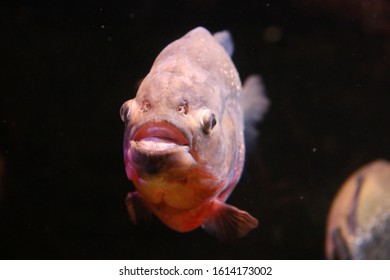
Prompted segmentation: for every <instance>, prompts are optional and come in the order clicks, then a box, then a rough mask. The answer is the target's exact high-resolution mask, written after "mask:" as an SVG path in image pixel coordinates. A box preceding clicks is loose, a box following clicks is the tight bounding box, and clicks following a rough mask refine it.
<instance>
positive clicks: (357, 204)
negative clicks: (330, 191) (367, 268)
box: [325, 159, 390, 260]
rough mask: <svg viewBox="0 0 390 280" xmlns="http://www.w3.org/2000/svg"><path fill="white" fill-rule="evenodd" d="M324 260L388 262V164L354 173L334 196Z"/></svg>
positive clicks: (368, 166)
mask: <svg viewBox="0 0 390 280" xmlns="http://www.w3.org/2000/svg"><path fill="white" fill-rule="evenodd" d="M325 255H326V258H327V259H360V260H366V259H390V162H389V161H387V160H383V159H378V160H375V161H373V162H370V163H368V164H366V165H364V166H363V167H361V168H359V169H358V170H357V171H355V172H354V173H353V174H352V175H351V176H350V177H349V178H348V179H347V180H346V181H345V182H344V184H343V185H342V187H341V188H340V189H339V191H338V193H337V194H336V196H335V198H334V200H333V202H332V205H331V208H330V211H329V215H328V221H327V229H326V239H325Z"/></svg>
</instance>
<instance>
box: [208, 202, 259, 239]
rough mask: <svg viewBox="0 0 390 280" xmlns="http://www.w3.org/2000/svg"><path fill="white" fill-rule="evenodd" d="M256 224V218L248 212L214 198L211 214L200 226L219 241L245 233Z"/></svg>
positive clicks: (241, 235) (238, 236)
mask: <svg viewBox="0 0 390 280" xmlns="http://www.w3.org/2000/svg"><path fill="white" fill-rule="evenodd" d="M257 225H258V221H257V219H256V218H254V217H252V216H251V215H250V214H249V213H248V212H245V211H243V210H240V209H238V208H236V207H234V206H231V205H228V204H225V203H222V202H220V201H217V200H215V201H214V202H213V205H212V214H211V215H210V216H209V217H208V218H207V219H206V220H205V222H204V224H203V225H202V227H203V228H204V229H205V230H206V231H207V232H209V233H210V234H212V235H215V236H216V237H217V238H218V239H219V240H220V241H228V240H232V239H236V238H240V237H243V236H245V235H247V234H248V232H249V231H251V230H252V229H255V228H256V227H257Z"/></svg>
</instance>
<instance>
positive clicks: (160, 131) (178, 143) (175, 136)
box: [130, 120, 191, 150]
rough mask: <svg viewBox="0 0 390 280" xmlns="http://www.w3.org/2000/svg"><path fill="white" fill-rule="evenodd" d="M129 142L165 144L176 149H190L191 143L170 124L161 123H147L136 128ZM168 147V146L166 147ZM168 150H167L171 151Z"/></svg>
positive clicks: (179, 130)
mask: <svg viewBox="0 0 390 280" xmlns="http://www.w3.org/2000/svg"><path fill="white" fill-rule="evenodd" d="M130 140H131V141H130V142H133V143H142V142H143V141H144V142H151V143H153V142H155V143H166V144H172V145H174V146H175V147H176V148H179V147H181V148H184V147H186V148H187V149H190V147H191V141H190V138H189V137H188V136H187V134H186V133H185V132H184V131H183V130H182V129H180V128H178V127H177V126H175V125H173V124H172V123H170V122H168V121H166V120H163V121H155V120H153V121H148V122H146V123H144V124H142V125H141V126H139V127H137V128H136V129H135V131H134V133H133V134H132V136H131V137H130ZM168 146H169V145H168ZM172 149H173V148H171V149H168V148H167V150H172Z"/></svg>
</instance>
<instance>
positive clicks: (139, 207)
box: [125, 192, 152, 225]
mask: <svg viewBox="0 0 390 280" xmlns="http://www.w3.org/2000/svg"><path fill="white" fill-rule="evenodd" d="M125 203H126V206H127V213H128V214H129V218H130V221H131V222H132V223H133V224H134V225H140V224H141V225H142V224H143V225H146V224H148V223H149V222H150V220H151V217H152V213H151V211H150V210H149V209H148V208H147V206H146V205H145V203H144V201H143V200H142V197H141V196H140V195H139V193H138V192H129V193H128V194H127V196H126V199H125Z"/></svg>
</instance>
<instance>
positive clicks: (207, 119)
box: [202, 110, 217, 134]
mask: <svg viewBox="0 0 390 280" xmlns="http://www.w3.org/2000/svg"><path fill="white" fill-rule="evenodd" d="M202 125H203V131H204V133H206V134H210V133H211V131H212V130H213V129H214V127H215V126H216V125H217V118H216V117H215V114H214V113H212V112H210V111H209V110H207V111H206V112H205V113H204V114H203V120H202Z"/></svg>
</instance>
